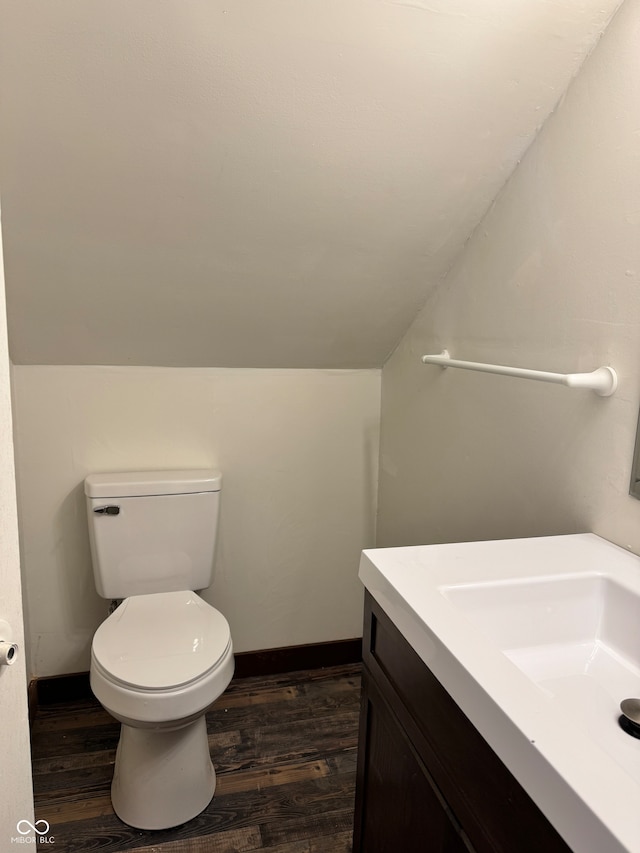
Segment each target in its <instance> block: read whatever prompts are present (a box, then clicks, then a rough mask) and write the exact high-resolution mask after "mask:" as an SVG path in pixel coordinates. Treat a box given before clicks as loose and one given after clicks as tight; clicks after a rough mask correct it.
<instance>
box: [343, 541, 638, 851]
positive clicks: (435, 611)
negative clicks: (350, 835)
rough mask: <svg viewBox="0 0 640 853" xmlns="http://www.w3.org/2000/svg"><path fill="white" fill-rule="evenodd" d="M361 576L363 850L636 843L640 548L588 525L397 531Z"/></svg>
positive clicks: (357, 831) (372, 554)
mask: <svg viewBox="0 0 640 853" xmlns="http://www.w3.org/2000/svg"><path fill="white" fill-rule="evenodd" d="M360 578H361V580H362V581H363V583H364V584H365V587H366V589H367V592H366V600H365V623H364V639H363V663H364V666H363V692H362V708H361V721H360V742H359V757H358V777H357V793H356V815H355V827H354V848H353V849H354V853H383V851H389V853H395V851H397V850H402V851H403V853H412V851H416V853H422V851H427V853H458V851H476V852H477V853H484V851H486V853H489V851H503V853H514V851H518V853H539V851H541V850H544V851H545V853H571V851H573V853H605V851H606V853H622V851H634V853H635V851H640V815H639V812H638V808H637V803H638V795H639V794H640V741H639V740H636V739H634V738H632V737H630V736H628V735H626V734H625V733H624V732H623V731H622V730H621V729H620V728H619V726H618V725H617V716H618V714H619V711H618V709H617V704H618V703H619V701H620V699H622V698H624V695H623V694H624V693H625V692H627V691H634V690H638V689H640V669H639V668H638V661H637V660H636V658H637V657H638V656H639V655H640V610H638V607H640V560H639V559H638V558H637V557H634V556H633V555H630V554H627V553H626V552H625V551H623V550H622V549H620V548H617V547H616V546H613V545H611V544H610V543H608V542H605V541H604V540H602V539H599V538H598V537H596V536H593V535H591V534H587V535H583V536H563V537H548V538H544V539H529V540H511V541H504V542H484V543H463V544H459V545H442V546H423V547H409V548H388V549H376V550H372V551H366V552H363V556H362V560H361V564H360ZM590 635H593V636H590ZM631 695H633V693H632V694H631ZM578 700H581V701H582V703H583V706H584V707H579V708H578V709H577V710H576V711H575V713H574V715H573V717H571V716H568V715H567V713H566V712H567V709H568V708H570V707H571V703H572V702H576V701H578ZM601 729H602V731H601Z"/></svg>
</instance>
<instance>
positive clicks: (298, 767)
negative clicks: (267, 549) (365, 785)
mask: <svg viewBox="0 0 640 853" xmlns="http://www.w3.org/2000/svg"><path fill="white" fill-rule="evenodd" d="M359 699H360V665H359V664H355V665H348V666H336V667H331V668H328V669H317V670H307V671H304V672H294V673H286V674H284V675H275V676H274V675H272V676H268V677H264V678H244V679H237V680H234V681H233V682H232V683H231V685H230V686H229V688H228V690H227V691H226V692H225V694H224V695H223V696H222V697H221V698H220V700H219V701H218V702H217V703H216V705H214V707H213V709H212V710H211V711H210V712H209V713H208V714H207V730H208V733H209V745H210V748H211V755H212V760H213V764H214V767H215V769H216V774H217V779H218V782H217V788H216V794H215V797H214V798H213V800H212V802H211V803H210V804H209V806H208V807H207V809H206V810H205V811H204V812H203V813H202V814H200V815H199V816H198V817H196V818H194V819H193V820H191V821H189V822H188V823H185V824H183V825H182V826H179V827H176V828H175V829H171V830H159V831H154V832H148V831H142V830H136V829H132V828H131V827H129V826H126V825H125V824H123V823H122V822H121V821H120V820H119V819H118V818H117V817H116V816H115V815H114V813H113V810H112V808H111V800H110V796H109V788H110V785H111V778H112V775H113V762H114V758H115V749H116V745H117V743H118V736H119V731H120V726H119V724H118V723H117V722H116V721H115V720H113V719H112V718H111V717H110V716H109V715H108V714H107V713H106V712H105V711H103V710H102V708H101V706H100V705H99V704H98V703H97V702H96V701H93V700H88V701H78V702H72V703H65V704H57V705H49V706H41V707H40V708H39V709H38V713H37V716H36V719H35V720H34V723H33V726H32V757H33V774H34V776H33V781H34V792H35V804H36V818H37V819H44V820H46V821H48V822H49V824H50V831H49V835H50V836H53V838H54V845H53V846H52V847H51V848H50V849H51V850H52V851H55V853H80V851H82V853H84V851H101V853H124V851H128V850H135V851H137V853H250V851H264V853H348V851H350V850H351V834H352V822H353V805H354V796H355V771H356V745H357V730H358V713H359Z"/></svg>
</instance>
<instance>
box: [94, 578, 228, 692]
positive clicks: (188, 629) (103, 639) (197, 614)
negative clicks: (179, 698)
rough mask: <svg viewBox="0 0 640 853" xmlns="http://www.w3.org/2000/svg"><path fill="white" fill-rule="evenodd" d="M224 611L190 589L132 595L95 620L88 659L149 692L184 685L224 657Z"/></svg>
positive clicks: (122, 682) (106, 675)
mask: <svg viewBox="0 0 640 853" xmlns="http://www.w3.org/2000/svg"><path fill="white" fill-rule="evenodd" d="M230 646H231V632H230V629H229V624H228V622H227V620H226V619H225V617H224V616H223V615H222V613H220V612H219V611H218V610H216V609H215V608H213V607H211V605H210V604H207V602H206V601H204V600H203V599H202V598H200V596H198V595H196V593H195V592H192V591H191V590H181V591H179V592H160V593H151V594H148V595H136V596H131V597H130V598H127V599H125V600H124V601H123V602H122V604H121V605H120V606H119V607H118V608H117V609H116V610H115V611H114V612H113V613H112V614H111V615H110V616H109V617H108V618H107V619H106V620H105V621H104V622H103V623H102V625H100V627H99V628H98V630H97V631H96V633H95V635H94V638H93V644H92V649H91V651H92V655H91V656H92V665H93V667H94V668H95V669H96V670H97V671H98V672H99V673H100V675H101V676H102V678H103V679H106V680H108V681H109V682H111V684H113V685H114V686H117V687H120V688H121V689H124V690H127V689H129V690H134V691H135V692H137V693H144V692H146V691H149V692H152V693H154V694H156V695H157V694H159V693H164V692H171V691H175V690H181V691H182V690H184V689H185V688H188V687H189V686H190V685H194V684H195V682H198V681H200V680H201V679H203V678H206V677H207V676H208V675H209V674H210V673H211V672H212V671H213V670H215V668H216V666H218V664H220V663H221V661H222V660H223V659H225V660H226V658H227V657H228V652H229V648H230Z"/></svg>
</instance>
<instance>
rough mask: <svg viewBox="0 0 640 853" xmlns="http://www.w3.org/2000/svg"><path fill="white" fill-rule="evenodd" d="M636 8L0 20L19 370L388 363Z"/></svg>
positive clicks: (215, 11)
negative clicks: (621, 20)
mask: <svg viewBox="0 0 640 853" xmlns="http://www.w3.org/2000/svg"><path fill="white" fill-rule="evenodd" d="M618 5H619V0H397V2H394V0H386V2H382V0H229V2H227V0H133V2H132V0H93V1H92V2H87V0H56V2H55V3H41V2H36V0H0V10H1V13H2V14H1V19H2V29H1V33H0V191H1V198H2V209H3V233H4V249H5V266H6V286H7V302H8V319H9V340H10V352H11V357H12V359H13V361H14V362H15V363H20V364H114V365H115V364H136V365H170V366H203V367H204V366H231V367H249V366H251V367H326V368H333V367H335V368H349V367H354V368H357V367H379V366H380V365H381V364H382V363H383V362H384V360H385V359H386V357H387V356H388V355H389V353H390V352H391V351H392V349H393V347H394V346H395V344H396V343H397V341H398V340H399V338H400V337H401V336H402V334H403V333H404V331H405V330H406V329H407V327H408V325H409V324H410V322H411V321H412V319H413V317H414V316H415V314H416V312H417V311H418V309H419V308H420V307H421V306H422V304H423V303H424V301H425V299H426V297H427V295H428V292H429V289H430V288H431V287H433V285H434V284H435V283H436V282H437V281H438V280H439V279H440V278H441V277H442V276H443V274H444V273H445V272H446V270H447V269H448V267H449V266H450V264H451V263H452V260H453V259H454V258H455V256H456V254H457V253H458V252H460V250H461V248H462V246H463V245H464V243H465V241H466V240H467V238H468V237H469V235H470V233H471V231H472V230H473V228H474V227H475V225H476V224H477V223H478V221H479V220H480V218H481V217H482V215H483V213H484V212H485V211H486V209H487V208H488V206H489V205H490V204H491V202H492V200H493V199H494V198H495V196H496V193H497V192H498V191H499V190H500V188H501V186H502V185H503V184H504V182H505V180H506V179H507V177H508V176H509V174H510V173H511V172H512V170H513V168H514V166H515V165H516V164H517V162H518V160H519V158H520V157H521V156H522V154H523V152H524V151H525V149H526V148H527V146H528V145H529V144H530V142H531V140H532V139H533V137H534V136H535V134H536V132H537V130H538V129H539V128H540V126H541V124H542V123H543V122H544V120H545V119H546V118H547V116H548V115H549V113H550V112H551V111H552V109H553V108H554V106H555V104H556V103H557V102H558V99H559V98H560V96H561V95H562V93H563V91H564V90H565V89H566V87H567V85H568V83H569V81H570V79H571V77H572V76H573V75H574V74H575V73H576V71H577V70H578V68H579V67H580V64H581V63H582V61H583V59H584V58H585V56H586V54H587V53H588V52H589V50H590V49H591V47H592V46H593V45H594V44H595V42H596V41H597V39H598V37H599V36H600V34H601V32H602V31H603V29H604V28H605V26H606V24H607V23H608V21H609V19H610V18H611V16H612V15H613V13H614V11H615V9H616V7H617V6H618Z"/></svg>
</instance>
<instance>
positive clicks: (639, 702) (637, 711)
mask: <svg viewBox="0 0 640 853" xmlns="http://www.w3.org/2000/svg"><path fill="white" fill-rule="evenodd" d="M620 710H621V711H622V716H620V717H618V724H619V726H620V728H621V729H622V730H623V731H625V732H626V733H627V734H628V735H631V737H637V738H638V739H639V740H640V699H623V700H622V702H621V703H620Z"/></svg>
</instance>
